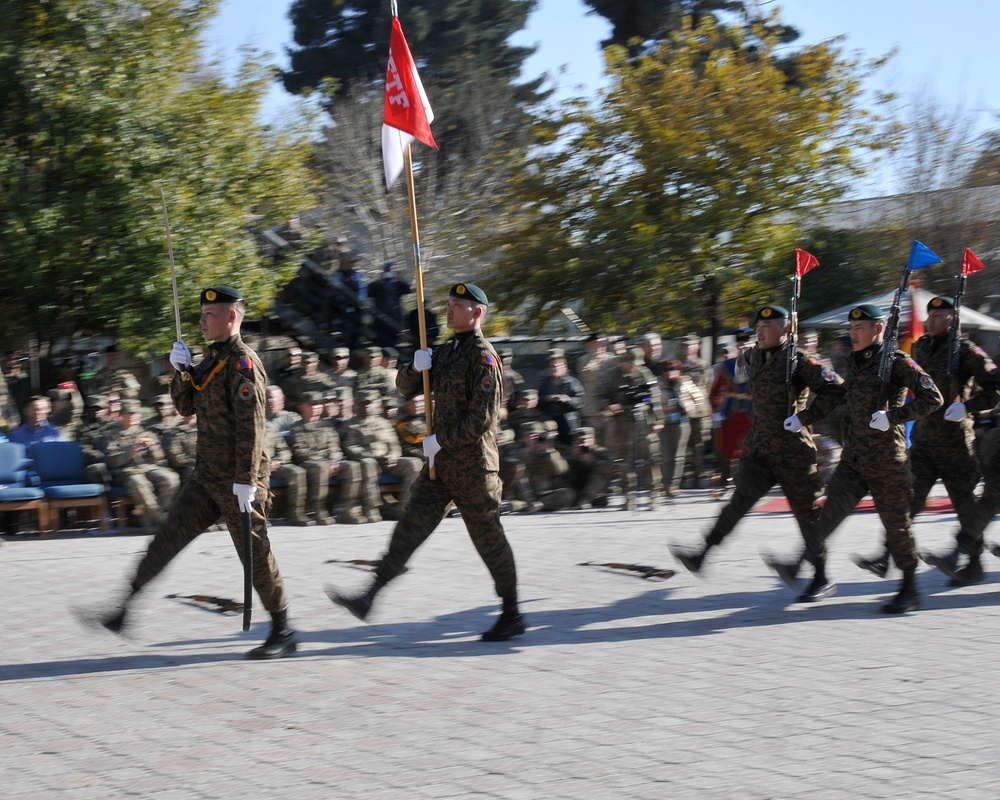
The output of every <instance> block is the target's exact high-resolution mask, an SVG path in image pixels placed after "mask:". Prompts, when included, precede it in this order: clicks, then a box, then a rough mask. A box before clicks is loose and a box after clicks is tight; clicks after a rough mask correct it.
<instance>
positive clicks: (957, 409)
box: [944, 403, 967, 422]
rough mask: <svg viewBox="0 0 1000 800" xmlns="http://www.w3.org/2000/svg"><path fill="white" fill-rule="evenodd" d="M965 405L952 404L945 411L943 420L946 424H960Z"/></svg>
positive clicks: (963, 416)
mask: <svg viewBox="0 0 1000 800" xmlns="http://www.w3.org/2000/svg"><path fill="white" fill-rule="evenodd" d="M966 413H967V412H966V410H965V403H952V404H951V405H950V406H948V408H946V409H945V412H944V418H945V419H946V420H948V422H961V421H962V420H963V419H965V415H966Z"/></svg>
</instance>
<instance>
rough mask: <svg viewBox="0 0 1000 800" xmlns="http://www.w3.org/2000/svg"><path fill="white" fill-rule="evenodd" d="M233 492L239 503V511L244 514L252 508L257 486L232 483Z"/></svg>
mask: <svg viewBox="0 0 1000 800" xmlns="http://www.w3.org/2000/svg"><path fill="white" fill-rule="evenodd" d="M233 494H235V495H236V499H237V500H238V501H239V504H240V511H241V512H243V513H244V514H245V513H246V512H248V511H250V510H252V509H253V501H254V500H256V499H257V487H256V486H251V485H249V484H246V483H234V484H233Z"/></svg>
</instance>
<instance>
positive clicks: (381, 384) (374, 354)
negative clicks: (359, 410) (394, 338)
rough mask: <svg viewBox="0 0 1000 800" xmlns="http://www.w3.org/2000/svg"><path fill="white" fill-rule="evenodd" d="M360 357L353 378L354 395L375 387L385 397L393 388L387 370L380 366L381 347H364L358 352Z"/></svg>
mask: <svg viewBox="0 0 1000 800" xmlns="http://www.w3.org/2000/svg"><path fill="white" fill-rule="evenodd" d="M358 355H359V357H360V358H361V364H362V366H361V369H359V370H358V374H357V376H356V377H355V379H354V396H355V398H356V397H357V396H358V393H359V392H363V391H365V390H366V389H375V390H377V391H378V393H379V394H380V395H381V396H382V397H386V396H387V395H388V394H389V393H390V392H391V391H392V389H393V383H392V380H391V378H390V375H389V370H387V369H386V368H385V367H384V366H382V348H381V347H375V346H372V347H366V348H365V349H364V350H362V351H360V352H359V353H358Z"/></svg>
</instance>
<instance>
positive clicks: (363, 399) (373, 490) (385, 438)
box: [343, 389, 423, 522]
mask: <svg viewBox="0 0 1000 800" xmlns="http://www.w3.org/2000/svg"><path fill="white" fill-rule="evenodd" d="M356 398H357V401H358V416H356V417H354V418H353V419H352V420H351V421H350V422H348V423H347V425H346V426H345V430H344V439H343V441H344V455H345V457H346V458H347V459H349V460H350V461H356V462H357V463H359V464H361V468H362V470H363V472H364V474H365V475H366V476H373V478H369V480H368V481H367V482H364V483H362V487H361V505H362V508H363V510H364V513H365V516H366V517H367V518H368V521H369V522H380V521H381V519H382V518H381V516H380V514H379V506H380V505H381V504H382V497H381V493H380V492H379V487H378V478H379V476H380V475H382V474H385V475H392V476H393V477H395V478H398V479H399V481H400V485H399V489H400V503H402V504H403V505H404V506H405V505H406V502H407V500H409V498H410V487H411V486H412V485H413V482H414V481H415V480H416V479H417V474H418V473H419V472H420V468H421V467H422V466H423V459H420V458H407V457H404V456H403V450H402V448H401V447H400V445H399V437H398V436H397V435H396V430H395V428H393V427H392V423H391V422H389V420H387V419H386V418H385V417H383V416H382V395H381V394H380V393H379V391H378V389H362V390H360V391H359V392H357V394H356Z"/></svg>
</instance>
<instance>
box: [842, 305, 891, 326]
mask: <svg viewBox="0 0 1000 800" xmlns="http://www.w3.org/2000/svg"><path fill="white" fill-rule="evenodd" d="M856 319H873V320H882V319H885V312H884V311H883V310H882V309H881V308H880V307H879V306H877V305H875V304H874V303H862V304H861V305H860V306H857V307H856V308H852V309H851V313H850V314H848V315H847V321H848V322H853V321H854V320H856Z"/></svg>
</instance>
